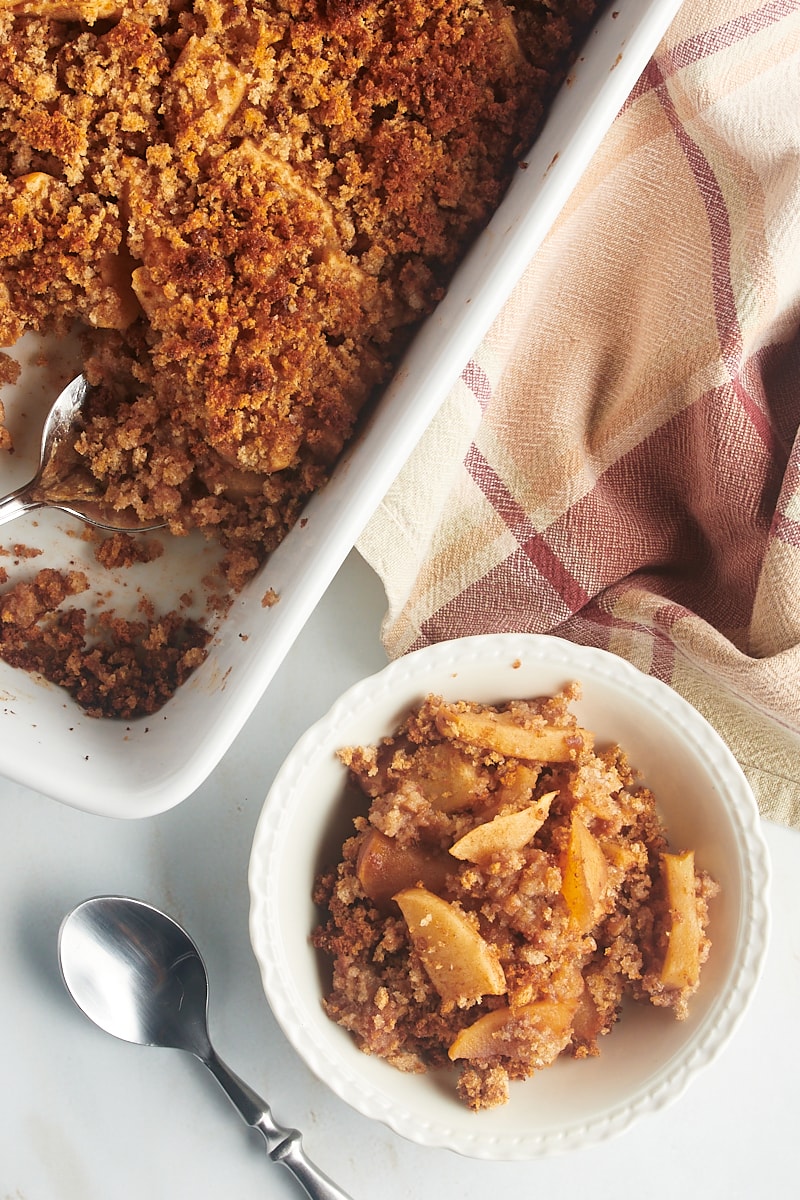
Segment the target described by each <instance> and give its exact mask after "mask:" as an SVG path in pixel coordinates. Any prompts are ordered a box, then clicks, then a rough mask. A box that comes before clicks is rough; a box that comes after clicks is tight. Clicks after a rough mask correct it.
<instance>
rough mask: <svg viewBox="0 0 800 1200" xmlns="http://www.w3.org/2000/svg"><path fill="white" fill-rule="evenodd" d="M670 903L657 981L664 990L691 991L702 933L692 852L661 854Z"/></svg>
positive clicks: (697, 970)
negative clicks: (658, 980)
mask: <svg viewBox="0 0 800 1200" xmlns="http://www.w3.org/2000/svg"><path fill="white" fill-rule="evenodd" d="M661 865H662V868H663V871H664V880H665V883H666V889H667V903H668V904H669V928H668V933H667V937H668V941H667V953H666V955H665V957H664V964H663V966H662V968H661V973H660V979H661V982H662V983H663V984H664V986H665V987H668V988H676V989H678V990H679V991H685V990H689V991H693V990H694V988H696V987H697V984H698V982H699V980H700V946H701V942H702V937H703V934H702V930H701V928H700V920H699V918H698V915H697V901H696V896H695V874H694V852H693V851H692V850H685V851H684V852H683V853H682V854H662V855H661Z"/></svg>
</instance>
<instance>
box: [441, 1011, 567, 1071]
mask: <svg viewBox="0 0 800 1200" xmlns="http://www.w3.org/2000/svg"><path fill="white" fill-rule="evenodd" d="M575 1008H576V1004H575V1002H573V1001H569V1002H568V1001H564V1000H561V1001H555V1000H536V1001H534V1003H532V1004H523V1005H520V1007H518V1008H496V1009H493V1010H492V1011H491V1012H488V1013H485V1014H484V1015H483V1016H482V1017H478V1020H477V1021H473V1023H472V1024H471V1025H468V1026H467V1028H466V1029H462V1030H461V1032H460V1033H459V1034H458V1035H457V1037H456V1039H455V1041H454V1042H453V1043H452V1045H451V1046H450V1048H449V1050H448V1051H447V1054H448V1057H449V1058H451V1059H453V1060H455V1059H457V1058H471V1059H479V1060H480V1061H482V1062H486V1061H488V1060H490V1059H494V1058H525V1059H527V1058H528V1057H529V1056H530V1054H531V1050H532V1049H533V1050H534V1052H535V1053H537V1054H539V1055H541V1056H542V1061H541V1062H540V1063H539V1064H538V1065H541V1066H544V1065H545V1060H546V1061H547V1062H552V1060H553V1059H554V1058H556V1057H557V1055H559V1054H560V1053H561V1051H562V1050H563V1049H564V1047H565V1046H566V1045H567V1042H568V1041H569V1039H570V1035H571V1031H572V1029H571V1026H572V1016H573V1013H574V1012H575Z"/></svg>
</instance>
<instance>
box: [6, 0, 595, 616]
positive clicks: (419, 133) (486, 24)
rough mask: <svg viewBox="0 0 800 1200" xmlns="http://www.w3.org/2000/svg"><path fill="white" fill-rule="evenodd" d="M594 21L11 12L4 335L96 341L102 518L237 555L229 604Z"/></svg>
mask: <svg viewBox="0 0 800 1200" xmlns="http://www.w3.org/2000/svg"><path fill="white" fill-rule="evenodd" d="M596 7H597V2H596V0H519V2H517V3H514V4H510V3H505V0H424V2H423V0H380V2H376V0H47V2H44V0H0V346H7V347H10V346H12V345H14V344H15V343H16V342H17V340H18V339H19V338H20V337H21V335H22V334H23V333H24V332H25V331H27V330H37V331H49V332H53V331H54V332H55V333H56V334H59V333H66V332H67V331H68V330H71V329H74V328H75V327H77V328H79V329H80V330H81V331H82V336H83V362H84V368H85V372H86V375H87V377H88V379H89V381H90V383H91V384H92V385H93V386H92V392H91V397H90V401H89V405H88V408H87V414H86V421H85V425H84V428H83V429H82V431H81V433H80V436H79V438H78V441H77V443H76V446H75V449H76V450H77V452H78V454H79V455H80V458H81V460H82V462H83V465H84V467H85V468H86V469H87V470H88V471H89V472H90V473H91V475H92V476H93V477H94V479H96V481H97V483H98V487H99V489H100V490H101V492H102V494H103V496H104V498H105V502H106V503H107V504H110V505H112V506H113V507H115V508H117V509H119V510H121V509H132V510H134V511H135V513H136V514H137V515H138V517H139V518H140V520H141V521H142V522H146V521H153V520H162V521H164V522H165V523H166V524H167V526H168V528H169V530H171V532H172V533H173V534H176V535H177V534H184V533H187V532H188V531H190V530H193V529H201V530H203V531H205V532H206V533H207V534H208V535H209V536H213V537H215V538H217V539H219V541H220V542H221V543H222V545H223V546H224V548H225V553H226V557H225V562H224V570H225V572H226V575H227V581H228V586H229V587H230V588H231V589H239V588H241V587H242V586H243V584H244V583H245V582H246V581H247V580H248V579H249V578H250V577H252V575H253V573H254V572H255V571H256V570H257V569H258V567H259V566H260V565H261V563H262V562H263V561H264V559H265V557H266V556H267V555H268V554H269V553H270V552H271V550H272V549H274V547H275V546H276V545H277V544H278V543H279V542H280V541H281V539H282V538H283V537H284V536H285V534H286V532H287V531H288V530H289V529H290V528H291V527H292V526H293V524H294V523H295V521H296V520H297V518H298V514H299V513H300V511H301V508H302V505H303V503H304V501H305V500H306V498H307V497H308V496H309V494H310V493H311V492H313V491H315V490H316V489H318V488H320V487H321V486H322V485H323V484H324V482H325V481H326V479H327V477H328V474H329V472H330V470H331V467H332V465H333V464H334V463H335V461H336V459H337V457H338V455H339V453H340V451H341V449H342V447H343V445H344V444H345V442H346V441H347V440H348V438H349V437H350V436H351V434H352V431H353V429H354V425H355V423H356V421H357V419H358V416H359V413H360V412H361V411H362V410H363V408H364V406H365V405H366V404H367V403H368V402H369V400H370V399H371V398H372V397H373V396H374V395H375V394H376V392H377V391H378V390H379V389H380V387H381V385H382V384H383V383H384V382H385V381H386V380H387V379H388V377H389V375H390V373H391V372H392V370H393V368H394V367H395V365H396V364H397V362H398V359H399V356H400V355H401V354H402V352H403V350H404V348H405V346H406V345H407V343H408V340H409V338H410V337H411V335H412V333H413V331H414V329H415V327H416V325H417V324H418V323H419V321H420V320H421V318H423V317H424V316H425V315H426V314H427V313H428V312H430V311H431V309H432V308H433V306H434V305H435V304H436V302H437V300H438V299H439V298H440V297H441V296H442V294H443V292H444V290H445V289H446V287H447V284H448V281H449V280H450V277H451V275H452V272H453V270H454V268H455V266H456V265H457V263H458V261H459V259H460V258H461V257H462V256H463V253H464V250H465V248H466V247H467V245H468V244H469V243H470V241H471V240H472V239H473V238H474V237H475V235H476V233H477V232H478V231H479V230H480V229H481V228H482V226H484V225H485V223H486V222H487V220H488V218H489V216H490V215H491V213H492V212H493V210H494V209H495V208H496V206H497V204H498V203H499V201H500V199H501V198H502V195H503V193H504V190H505V188H506V186H507V184H508V181H509V179H510V177H511V174H512V172H513V169H514V164H515V163H516V162H517V161H518V160H519V158H520V155H521V154H522V153H523V152H524V151H525V149H526V148H527V147H528V145H529V144H530V142H531V140H532V139H533V137H534V135H535V132H536V128H537V126H538V124H539V122H540V120H541V118H542V115H543V113H544V111H545V109H546V106H547V104H548V102H549V100H550V98H551V97H552V95H553V93H554V91H555V89H556V88H557V87H558V85H559V84H560V83H561V81H562V80H563V78H564V75H565V73H566V71H567V69H568V67H569V64H570V63H571V61H572V60H573V59H574V57H575V54H576V52H577V48H578V46H579V44H580V41H581V39H582V37H583V36H584V34H585V33H586V31H587V28H588V24H589V22H590V20H591V18H592V17H593V15H594V12H595V9H596ZM9 363H10V360H9V359H8V358H7V357H0V378H4V379H9V378H11V377H12V376H13V371H14V368H13V366H10V365H9ZM0 438H1V439H2V440H0V449H2V448H3V447H5V448H6V449H8V448H10V446H11V444H12V443H11V437H10V434H9V431H8V430H7V429H6V430H5V432H3V433H2V434H0ZM51 565H52V566H53V567H58V566H59V564H57V563H56V564H51ZM148 636H149V634H148Z"/></svg>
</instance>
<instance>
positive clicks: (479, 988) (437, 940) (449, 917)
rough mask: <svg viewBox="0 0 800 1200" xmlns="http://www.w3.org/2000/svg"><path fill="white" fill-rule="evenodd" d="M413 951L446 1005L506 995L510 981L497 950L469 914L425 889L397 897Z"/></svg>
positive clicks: (405, 890) (407, 890) (421, 888)
mask: <svg viewBox="0 0 800 1200" xmlns="http://www.w3.org/2000/svg"><path fill="white" fill-rule="evenodd" d="M394 899H395V900H396V901H397V903H398V904H399V905H400V910H401V912H402V914H403V917H404V918H405V922H406V925H407V926H408V931H409V934H410V936H411V941H412V944H413V946H414V949H415V950H416V951H417V954H418V955H419V956H420V959H421V960H422V965H423V966H424V968H425V970H426V971H427V973H428V977H429V978H430V981H431V983H432V984H433V986H434V987H435V988H436V990H437V992H438V993H439V995H440V996H441V997H442V999H443V1000H449V1001H452V1002H453V1003H454V1004H460V1005H467V1004H473V1003H475V1002H476V1001H478V1000H480V999H481V997H482V996H502V995H505V992H506V977H505V972H504V971H503V967H502V965H501V963H500V960H499V959H498V957H497V953H496V951H495V950H494V948H493V947H492V946H491V945H490V944H489V943H488V942H487V941H486V939H485V938H483V937H481V935H480V933H479V932H478V930H477V929H476V928H475V926H474V925H473V924H472V922H471V921H470V920H469V918H468V917H467V915H466V914H465V913H464V912H463V911H462V909H460V908H458V907H457V906H456V905H454V904H450V903H448V901H447V900H442V898H441V897H440V896H437V895H435V893H434V892H429V891H428V889H427V888H424V887H412V888H405V889H404V890H403V891H401V892H398V893H397V895H396V896H395V897H394Z"/></svg>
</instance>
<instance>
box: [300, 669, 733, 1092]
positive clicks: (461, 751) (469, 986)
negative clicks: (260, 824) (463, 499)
mask: <svg viewBox="0 0 800 1200" xmlns="http://www.w3.org/2000/svg"><path fill="white" fill-rule="evenodd" d="M578 696H579V688H578V686H577V685H572V686H571V687H569V688H566V689H565V690H564V691H563V692H561V693H559V694H557V695H555V696H552V697H545V698H540V699H536V700H525V701H522V700H514V701H510V702H509V703H507V704H505V705H501V706H498V707H492V706H486V705H479V704H474V703H470V702H466V701H459V702H455V703H453V702H448V701H445V700H443V699H442V698H441V697H437V696H429V697H428V698H427V699H426V700H425V701H424V703H422V704H421V705H420V706H419V707H418V708H416V709H415V710H414V711H413V712H411V713H410V715H409V716H408V718H407V719H406V721H405V722H404V723H403V725H402V726H401V727H400V728H399V729H398V730H397V731H396V732H395V733H394V734H393V735H392V736H391V737H387V738H386V739H384V740H383V741H382V742H381V743H380V745H378V746H367V747H350V748H346V749H343V750H342V751H341V752H340V757H341V759H342V761H343V762H344V763H345V764H346V765H347V767H348V769H349V774H350V777H351V779H352V780H353V782H354V783H355V785H356V786H357V788H358V789H359V790H360V792H361V793H362V794H363V796H364V797H365V800H366V801H368V812H367V813H366V815H362V816H359V817H358V818H357V819H356V821H355V830H356V832H355V834H354V835H353V836H351V837H349V838H348V839H347V840H346V842H345V843H344V848H343V852H342V859H341V861H340V862H339V863H338V865H337V866H335V867H332V868H331V869H328V870H326V871H325V872H323V873H322V874H321V875H320V877H319V878H318V879H317V881H316V885H315V893H314V899H315V901H316V902H317V903H318V904H319V905H321V906H322V909H323V913H324V916H323V919H322V921H321V923H320V924H319V926H318V927H317V928H316V930H315V931H314V933H313V939H312V940H313V943H314V945H315V946H316V947H317V948H318V949H319V950H321V951H322V952H323V953H324V955H325V956H326V957H328V958H329V959H330V960H331V961H332V965H333V973H332V983H331V986H330V988H329V990H328V992H327V995H326V997H325V1000H324V1005H325V1009H326V1011H327V1013H328V1015H329V1016H330V1017H331V1018H332V1019H333V1020H334V1021H336V1022H338V1023H339V1024H340V1025H342V1026H343V1027H344V1028H345V1029H347V1030H349V1031H350V1032H351V1033H352V1034H353V1036H354V1038H355V1040H356V1042H357V1044H358V1046H359V1047H360V1049H362V1050H363V1051H365V1052H366V1053H368V1054H374V1055H378V1056H380V1057H381V1058H384V1059H386V1060H387V1061H388V1062H390V1063H391V1064H393V1065H394V1066H395V1067H398V1068H399V1069H400V1070H404V1071H416V1072H419V1071H425V1070H427V1069H428V1068H431V1067H441V1066H444V1065H451V1066H452V1065H453V1064H456V1065H457V1066H458V1067H459V1068H460V1070H459V1074H458V1081H457V1091H458V1095H459V1097H460V1098H461V1099H462V1100H463V1102H464V1103H465V1104H467V1105H468V1106H469V1107H470V1108H472V1109H476V1110H478V1109H482V1108H490V1107H493V1106H496V1105H498V1104H502V1103H504V1102H505V1101H506V1100H507V1098H508V1094H509V1081H511V1080H517V1079H525V1078H528V1077H529V1076H531V1075H532V1074H534V1073H535V1072H536V1071H539V1070H541V1069H542V1068H544V1067H547V1066H549V1065H550V1064H551V1063H553V1062H554V1061H555V1060H556V1059H557V1058H558V1057H559V1056H560V1055H562V1054H566V1055H571V1056H573V1057H575V1058H585V1057H588V1056H595V1055H597V1054H598V1053H599V1040H600V1038H601V1037H602V1036H603V1035H605V1034H607V1033H609V1032H610V1031H611V1029H612V1028H613V1026H614V1025H615V1023H616V1022H617V1020H618V1018H619V1016H620V1012H621V1006H622V1002H623V999H624V998H625V997H632V998H633V999H634V1000H638V1001H646V1002H649V1003H650V1004H653V1005H656V1006H658V1007H662V1008H667V1009H670V1010H671V1011H672V1013H673V1014H674V1015H675V1017H677V1018H678V1019H682V1018H684V1017H685V1016H686V1014H687V1012H688V1007H689V1001H690V999H691V997H692V995H693V994H694V992H695V991H696V990H697V988H698V986H699V984H700V972H701V967H702V964H703V963H704V962H705V961H706V959H707V957H708V954H709V950H710V941H709V937H708V933H707V927H708V920H709V901H710V900H711V898H712V897H713V896H714V895H715V894H716V893H717V891H718V886H717V884H716V883H715V882H714V881H713V880H712V879H711V877H710V876H709V875H708V874H707V873H706V872H704V871H702V870H699V869H698V868H697V867H696V865H695V862H694V854H693V851H692V850H691V849H690V848H689V849H687V848H684V849H682V850H680V851H678V852H673V851H671V850H670V849H669V847H668V842H667V832H666V830H665V828H664V826H663V824H662V822H661V820H660V819H659V816H658V814H657V811H656V801H655V797H654V796H653V794H652V792H650V791H649V790H648V789H647V788H646V787H643V786H641V785H639V784H638V783H637V782H636V778H635V774H634V771H633V770H632V768H631V766H630V764H629V763H628V761H627V759H626V757H625V754H624V751H623V750H621V749H620V747H619V746H613V747H611V748H609V749H607V750H603V751H598V750H596V749H595V748H594V746H593V737H592V735H591V733H590V732H589V731H588V730H586V729H584V728H582V727H581V726H580V725H579V724H578V722H577V719H576V718H575V716H574V714H573V712H572V709H571V707H570V706H571V703H572V701H573V700H574V699H576V697H578Z"/></svg>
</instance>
